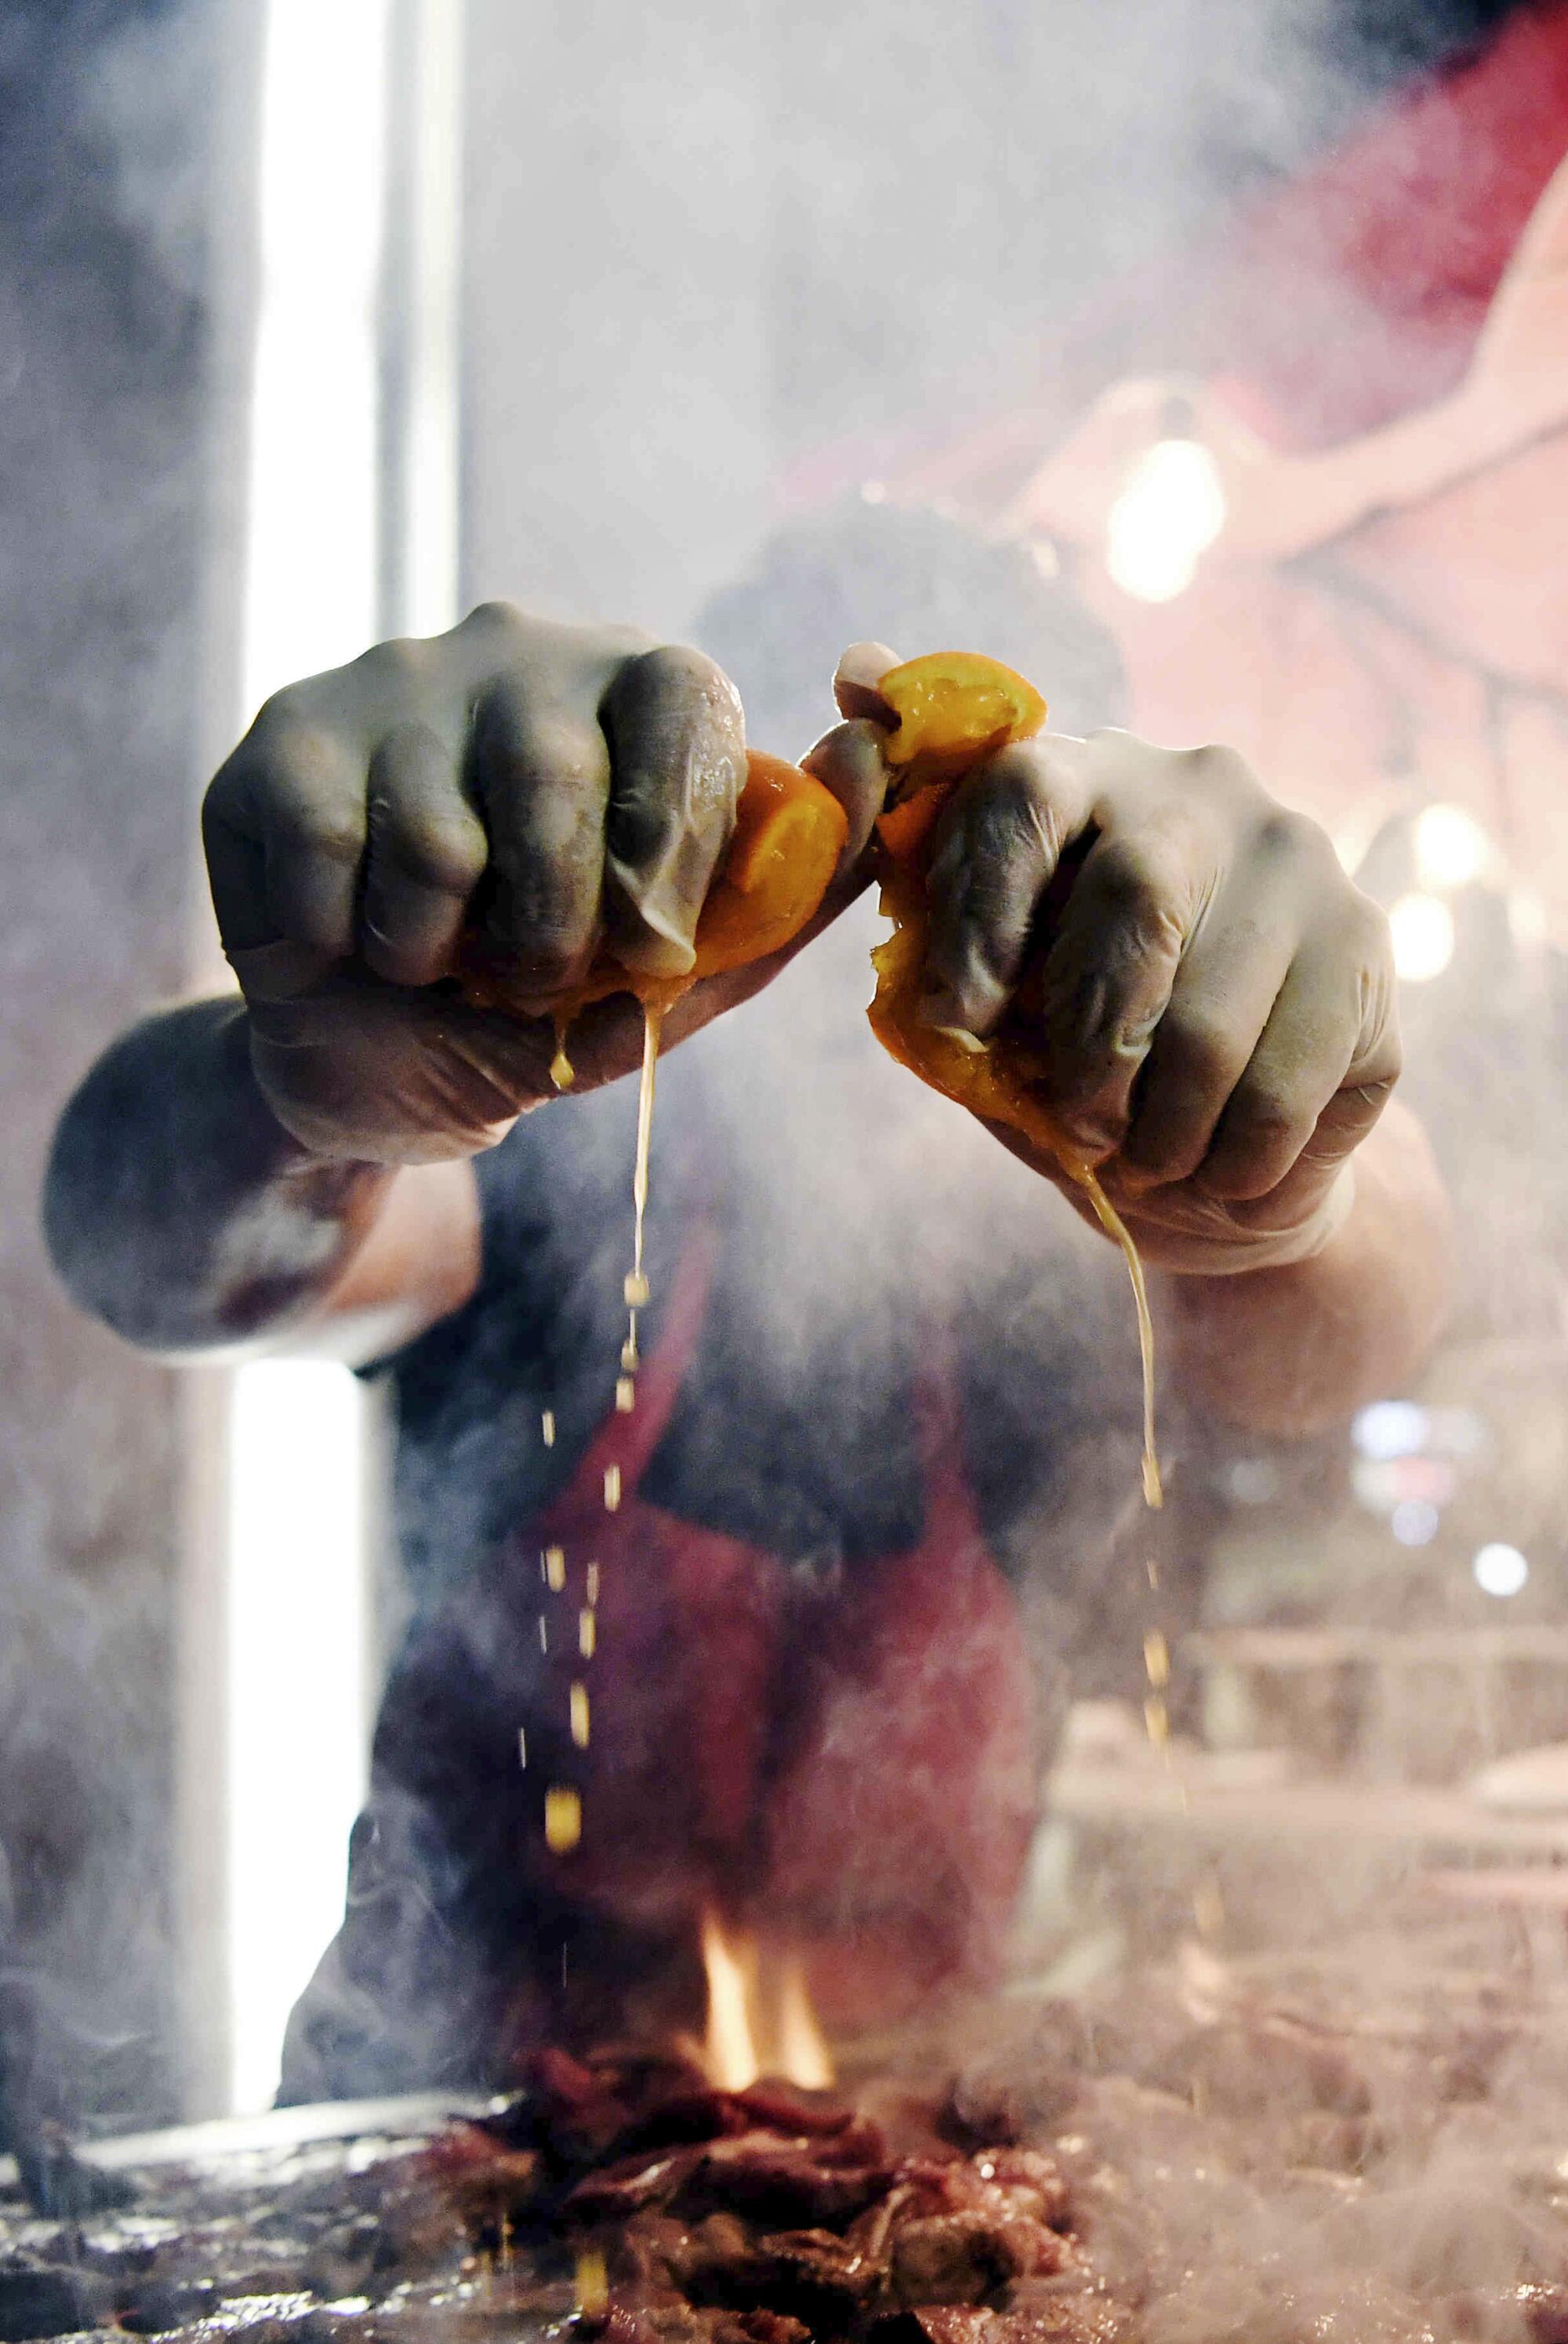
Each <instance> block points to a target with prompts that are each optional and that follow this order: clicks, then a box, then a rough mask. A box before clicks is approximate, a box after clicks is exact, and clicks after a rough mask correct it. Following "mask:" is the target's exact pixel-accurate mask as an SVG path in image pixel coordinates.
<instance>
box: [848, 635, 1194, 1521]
mask: <svg viewBox="0 0 1568 2344" xmlns="http://www.w3.org/2000/svg"><path fill="white" fill-rule="evenodd" d="M875 692H876V696H877V698H878V699H879V700H880V701H882V702H885V703H886V706H887V708H888V710H889V711H890V713H891V715H892V716H893V718H894V719H895V722H894V724H893V726H892V727H891V729H890V731H889V733H888V738H887V741H886V743H885V744H884V746H883V751H882V754H883V757H884V758H885V760H886V762H887V763H888V765H889V766H890V769H891V773H892V780H891V784H890V789H889V792H888V799H887V803H886V806H885V809H884V811H883V813H882V814H881V816H880V818H879V821H878V823H877V836H878V839H879V843H880V845H881V850H882V899H881V904H882V912H883V914H884V915H885V917H887V918H888V919H890V920H891V922H892V924H893V932H892V934H891V935H890V936H889V938H888V940H887V942H886V943H885V944H882V945H878V946H877V948H876V950H875V951H874V952H873V953H872V955H871V965H872V967H873V968H874V969H875V970H876V973H877V990H876V994H875V996H874V997H873V999H872V1002H871V1005H870V1007H869V1010H868V1012H867V1015H868V1016H869V1019H870V1021H871V1030H872V1032H873V1033H874V1034H875V1035H876V1036H877V1039H878V1041H879V1042H880V1043H881V1045H882V1047H883V1048H884V1049H885V1050H887V1051H888V1052H889V1053H890V1056H893V1057H895V1058H896V1059H897V1060H898V1061H899V1064H900V1066H908V1067H909V1069H910V1073H911V1074H916V1075H919V1076H920V1079H921V1081H922V1082H925V1083H929V1084H930V1086H931V1088H932V1089H933V1090H936V1091H940V1092H941V1094H942V1096H944V1097H945V1098H950V1099H952V1100H953V1101H954V1102H955V1103H956V1104H957V1105H958V1106H967V1107H968V1108H969V1109H970V1112H971V1114H974V1115H978V1116H982V1117H983V1118H984V1120H985V1121H986V1122H988V1123H994V1124H1001V1125H1003V1126H1005V1127H1007V1128H1008V1129H1009V1130H1011V1131H1016V1132H1018V1133H1019V1134H1020V1136H1021V1137H1023V1138H1025V1139H1027V1140H1029V1141H1030V1144H1031V1145H1032V1146H1034V1147H1039V1148H1041V1149H1043V1150H1045V1151H1046V1152H1048V1153H1049V1154H1050V1155H1051V1156H1053V1157H1055V1158H1056V1160H1057V1162H1058V1163H1059V1164H1060V1167H1061V1168H1062V1170H1063V1171H1064V1172H1065V1173H1066V1174H1067V1175H1068V1177H1070V1179H1072V1180H1074V1181H1075V1182H1076V1183H1077V1184H1078V1186H1079V1187H1081V1189H1082V1190H1083V1192H1084V1195H1085V1196H1086V1197H1087V1198H1088V1200H1089V1203H1090V1205H1091V1207H1092V1209H1093V1211H1094V1214H1095V1217H1096V1218H1097V1219H1098V1220H1099V1221H1100V1223H1101V1227H1102V1228H1104V1230H1105V1232H1106V1234H1107V1235H1108V1236H1109V1237H1111V1238H1113V1239H1114V1241H1115V1242H1116V1244H1117V1245H1119V1246H1120V1247H1121V1252H1122V1255H1123V1257H1124V1258H1125V1260H1126V1263H1127V1270H1128V1276H1129V1277H1130V1278H1131V1283H1132V1293H1133V1298H1134V1301H1135V1303H1136V1305H1137V1310H1138V1341H1139V1349H1140V1353H1141V1359H1142V1366H1143V1494H1144V1497H1145V1499H1146V1500H1148V1502H1149V1504H1150V1505H1151V1506H1158V1505H1159V1504H1160V1503H1161V1487H1160V1468H1159V1465H1158V1462H1157V1461H1156V1457H1155V1449H1154V1334H1153V1327H1152V1323H1151V1318H1150V1315H1149V1297H1148V1291H1147V1288H1146V1286H1145V1282H1144V1277H1143V1265H1142V1263H1141V1261H1140V1259H1139V1257H1138V1248H1137V1247H1136V1246H1135V1245H1134V1244H1133V1241H1132V1238H1131V1236H1130V1234H1129V1233H1128V1230H1127V1229H1126V1228H1125V1227H1124V1225H1123V1223H1122V1220H1121V1216H1120V1214H1119V1213H1118V1212H1117V1211H1116V1208H1115V1207H1114V1206H1113V1205H1112V1204H1111V1200H1110V1198H1109V1197H1107V1196H1106V1194H1105V1191H1104V1189H1103V1188H1102V1187H1101V1185H1100V1182H1099V1180H1098V1178H1097V1177H1095V1172H1094V1167H1093V1166H1092V1164H1091V1162H1090V1161H1089V1159H1088V1157H1086V1156H1085V1155H1084V1154H1083V1153H1082V1151H1081V1149H1080V1148H1078V1147H1074V1145H1073V1144H1072V1142H1071V1141H1070V1139H1069V1138H1068V1137H1067V1136H1066V1134H1065V1133H1064V1132H1063V1131H1062V1130H1061V1129H1060V1127H1059V1126H1058V1124H1057V1123H1056V1121H1055V1119H1054V1117H1053V1116H1051V1114H1050V1110H1049V1109H1048V1107H1047V1106H1045V1104H1044V1099H1043V1096H1042V1091H1043V1087H1044V1084H1045V1080H1046V1076H1047V1068H1046V1065H1045V1061H1044V1058H1043V1056H1042V1055H1041V1054H1040V1052H1039V1051H1038V1050H1036V1049H1034V1048H1032V1047H1031V1046H1030V1043H1029V1040H1028V1038H1027V1036H1025V1035H1024V1034H1022V1033H1020V1031H1019V1030H1018V1029H1017V1028H1016V1027H1010V1028H1009V1029H1008V1030H1006V1031H1005V1032H1003V1033H1002V1034H1000V1035H999V1036H995V1037H993V1038H992V1039H990V1040H989V1041H985V1042H980V1041H977V1040H976V1039H975V1037H974V1036H972V1035H969V1034H962V1033H958V1032H955V1031H952V1030H950V1029H949V1028H946V1027H942V1026H937V1025H930V1024H929V1023H928V1022H927V1021H926V1020H925V1019H924V1018H922V1016H921V1015H920V996H921V992H922V989H923V984H924V976H925V963H926V947H927V944H928V941H929V938H930V907H929V904H928V903H927V899H926V875H927V872H928V869H929V867H930V858H931V852H932V848H933V845H934V844H935V832H936V823H937V817H938V815H939V814H940V813H941V811H942V809H943V807H944V806H945V805H946V804H948V803H949V802H950V799H951V798H952V796H953V794H954V793H955V792H956V791H958V790H960V789H961V788H962V786H963V781H964V777H965V775H966V774H968V773H973V772H975V771H976V770H978V768H979V767H980V764H981V763H983V762H984V761H985V760H986V759H987V758H989V757H991V756H994V755H995V754H996V753H997V751H998V750H1000V749H1005V748H1006V747H1008V746H1009V744H1010V743H1012V742H1014V741H1027V740H1029V739H1030V736H1031V735H1032V734H1034V733H1036V732H1039V731H1040V726H1041V725H1042V724H1043V723H1044V722H1045V715H1046V707H1045V702H1044V701H1043V699H1042V698H1041V697H1040V693H1039V692H1037V691H1036V690H1035V688H1034V686H1033V685H1032V684H1031V683H1030V682H1026V681H1025V679H1024V678H1023V677H1022V676H1021V675H1018V674H1015V673H1014V672H1013V670H1012V669H1011V668H1010V667H1004V666H1003V665H1002V663H1001V662H1000V660H992V659H987V658H985V657H984V656H983V655H982V654H981V653H980V652H933V653H932V654H931V655H930V657H928V658H925V659H917V660H908V661H905V662H903V664H902V665H901V666H899V667H895V668H891V669H890V670H889V672H888V673H887V674H886V675H883V676H881V677H880V678H879V680H878V682H877V684H876V686H875Z"/></svg>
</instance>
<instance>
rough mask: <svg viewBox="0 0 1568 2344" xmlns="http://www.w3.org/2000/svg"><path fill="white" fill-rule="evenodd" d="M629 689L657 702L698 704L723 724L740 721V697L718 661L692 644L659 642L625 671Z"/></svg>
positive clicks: (629, 664)
mask: <svg viewBox="0 0 1568 2344" xmlns="http://www.w3.org/2000/svg"><path fill="white" fill-rule="evenodd" d="M622 674H623V676H624V678H625V685H626V689H628V691H630V692H633V693H634V694H635V695H636V696H638V697H639V698H640V697H646V698H648V699H649V700H653V701H662V702H670V701H675V702H679V701H683V700H684V701H687V702H691V703H698V704H700V705H702V706H704V707H705V708H706V709H708V710H709V712H711V713H712V714H713V715H714V716H716V717H718V718H719V720H720V721H722V722H729V723H738V722H739V721H740V714H741V710H740V694H739V692H737V690H736V689H735V686H734V684H733V683H732V682H730V680H729V677H728V676H727V675H726V674H725V672H724V670H723V669H722V668H721V667H720V666H719V663H718V662H717V661H716V660H711V659H709V656H708V654H707V652H699V651H697V650H696V649H694V648H693V646H692V645H690V644H689V643H656V644H655V645H654V647H653V649H652V650H651V651H645V652H638V655H637V656H636V657H635V658H634V659H632V660H631V661H630V662H628V666H627V667H626V668H625V669H624V670H623V671H622Z"/></svg>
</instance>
